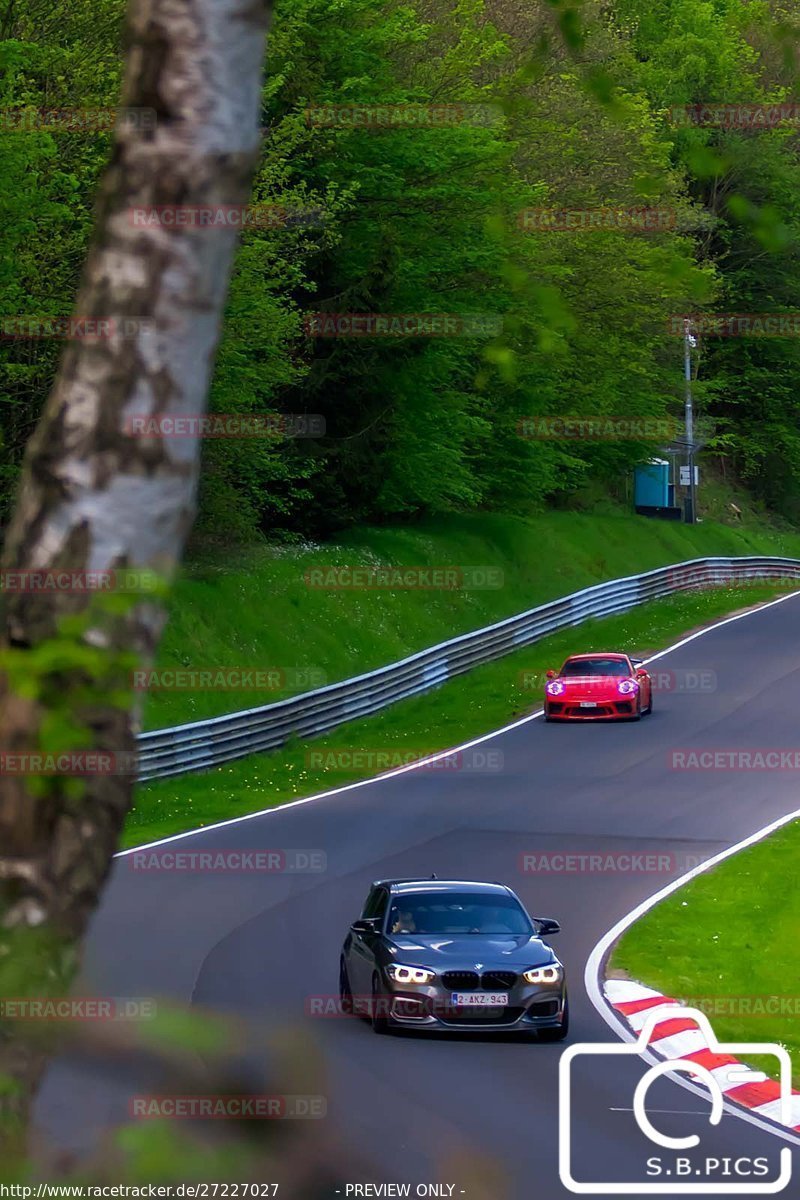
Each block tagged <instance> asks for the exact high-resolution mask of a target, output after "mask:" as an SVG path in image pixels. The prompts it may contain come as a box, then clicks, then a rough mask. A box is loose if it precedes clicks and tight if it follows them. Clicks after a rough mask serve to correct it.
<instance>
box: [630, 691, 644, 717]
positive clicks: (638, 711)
mask: <svg viewBox="0 0 800 1200" xmlns="http://www.w3.org/2000/svg"><path fill="white" fill-rule="evenodd" d="M641 719H642V697H641V696H637V697H636V712H635V713H634V714H633V716H632V717H631V720H632V721H641Z"/></svg>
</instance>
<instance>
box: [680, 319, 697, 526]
mask: <svg viewBox="0 0 800 1200" xmlns="http://www.w3.org/2000/svg"><path fill="white" fill-rule="evenodd" d="M696 345H697V339H696V338H695V337H694V336H693V334H692V323H691V321H689V320H688V319H687V320H685V321H684V323H683V374H684V379H685V380H686V401H685V408H684V423H685V426H686V460H687V463H688V466H689V501H688V504H687V505H686V509H685V515H686V521H687V522H688V524H690V525H694V523H695V521H696V520H697V493H696V489H695V482H694V406H693V404H692V349H693V347H695V346H696Z"/></svg>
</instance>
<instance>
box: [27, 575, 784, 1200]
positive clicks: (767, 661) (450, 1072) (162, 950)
mask: <svg viewBox="0 0 800 1200" xmlns="http://www.w3.org/2000/svg"><path fill="white" fill-rule="evenodd" d="M799 631H800V595H796V596H792V597H791V598H789V599H788V600H786V601H785V602H783V603H780V604H777V605H774V606H772V607H769V608H766V609H761V610H759V611H756V612H753V613H750V614H748V615H747V616H745V617H743V618H742V619H740V620H737V621H735V622H732V623H730V624H727V625H723V626H721V627H719V628H717V629H715V630H712V631H710V632H709V633H708V634H706V635H704V636H702V637H700V638H698V639H696V640H694V641H692V642H691V643H689V644H687V645H685V646H683V647H681V648H679V649H677V650H676V651H673V652H671V653H670V654H668V655H667V656H666V657H665V658H662V659H660V660H659V662H658V664H654V667H653V669H654V670H655V669H656V666H657V667H658V669H659V670H672V671H675V672H676V673H680V672H681V671H684V670H686V671H706V672H713V673H714V676H706V678H707V679H709V678H714V677H715V680H716V687H715V690H713V691H706V692H693V691H684V692H679V691H669V690H667V691H665V690H660V691H657V692H656V695H655V712H654V714H653V716H652V717H648V718H645V719H644V720H642V721H641V722H639V723H638V724H636V723H628V724H598V725H578V726H570V725H545V723H544V722H543V721H542V720H541V719H539V720H534V721H531V722H528V723H526V724H524V725H521V726H519V727H517V728H515V729H513V730H511V731H510V732H507V733H504V734H501V735H498V736H497V737H496V738H494V739H492V741H491V742H487V743H484V744H483V746H482V749H484V750H493V751H497V750H500V751H502V760H503V765H502V770H500V771H495V772H491V773H478V772H474V771H464V770H457V769H442V768H439V769H435V768H429V769H427V770H415V771H412V772H409V773H405V774H402V775H400V776H397V777H395V778H389V779H385V780H381V781H378V782H375V783H371V784H369V785H368V786H364V787H358V788H354V789H351V790H349V791H345V792H342V793H341V794H338V795H335V796H330V797H327V798H323V799H320V800H318V801H313V802H311V803H308V804H303V805H297V806H295V807H291V808H287V809H278V810H276V811H274V812H272V813H269V814H267V815H266V816H264V817H260V818H257V819H254V820H248V821H244V822H239V823H237V824H233V825H229V826H227V827H222V828H218V829H211V830H209V831H207V832H204V833H201V834H199V835H197V836H195V837H193V838H190V839H188V840H181V841H180V842H176V843H173V844H172V846H171V847H170V848H171V849H176V848H178V849H191V850H192V851H194V852H199V851H200V850H204V849H208V848H213V849H233V848H244V849H248V850H258V849H274V848H279V847H284V848H303V849H319V850H323V851H324V852H325V853H326V855H327V870H326V871H325V872H324V873H316V874H296V875H287V874H269V875H264V874H256V873H247V872H242V873H238V874H230V873H228V874H219V873H218V874H211V873H202V872H201V873H196V874H192V873H187V872H184V873H180V872H158V873H153V872H142V871H136V870H134V869H132V865H131V860H130V857H121V858H119V859H118V860H117V862H116V866H115V870H114V874H113V879H112V882H111V884H110V886H109V888H108V890H107V892H106V895H105V899H104V903H103V906H102V909H101V911H100V913H99V914H98V916H97V918H96V920H95V922H94V926H93V930H92V934H91V938H90V942H89V946H88V958H87V968H86V971H87V979H88V981H89V986H90V988H91V991H92V992H93V993H96V994H101V995H112V996H135V997H142V996H176V997H180V998H182V999H184V1000H188V999H189V998H192V1000H193V1001H194V1002H195V1003H197V1004H201V1005H204V1006H213V1007H217V1008H220V1009H223V1010H226V1011H229V1012H234V1013H236V1014H240V1015H241V1016H242V1017H245V1018H248V1019H252V1020H254V1021H255V1022H260V1023H264V1024H266V1025H268V1026H269V1027H270V1028H272V1029H275V1028H280V1027H284V1026H297V1025H298V1024H299V1025H300V1026H302V1027H303V1028H304V1030H305V1031H306V1032H307V1034H308V1035H309V1037H311V1038H313V1039H315V1041H316V1044H317V1045H318V1047H319V1049H320V1052H321V1053H322V1054H323V1055H324V1058H325V1060H326V1063H327V1099H328V1122H327V1124H328V1125H330V1126H332V1127H334V1128H335V1129H336V1131H337V1135H338V1136H339V1137H340V1138H341V1140H342V1145H343V1146H344V1147H345V1148H346V1149H347V1148H350V1149H351V1150H352V1153H353V1154H354V1156H357V1157H358V1159H359V1160H362V1161H363V1159H364V1158H365V1157H366V1158H367V1159H368V1160H372V1162H374V1163H375V1164H376V1168H375V1172H374V1174H373V1176H372V1178H374V1179H375V1180H378V1181H381V1182H383V1181H409V1182H411V1183H412V1184H415V1183H417V1182H437V1181H438V1182H445V1183H453V1184H455V1185H456V1187H455V1191H454V1193H453V1194H454V1195H455V1196H458V1195H460V1194H463V1195H464V1196H465V1197H469V1195H470V1182H471V1179H472V1178H473V1177H472V1174H471V1170H472V1168H471V1166H470V1165H469V1163H468V1161H467V1159H466V1157H465V1156H466V1155H467V1153H470V1154H484V1155H486V1156H487V1157H489V1158H491V1159H493V1160H494V1162H495V1163H496V1164H497V1166H498V1168H499V1170H500V1171H501V1173H502V1175H503V1177H504V1179H505V1182H506V1193H505V1194H506V1196H507V1197H509V1200H517V1198H519V1200H523V1198H525V1200H527V1198H528V1197H531V1198H533V1200H538V1198H541V1200H550V1197H562V1196H566V1195H568V1194H569V1193H568V1192H567V1190H566V1189H565V1188H564V1187H563V1186H562V1184H561V1183H560V1181H559V1176H558V1156H557V1146H558V1087H557V1083H558V1078H557V1075H558V1062H559V1057H560V1054H561V1052H562V1048H563V1047H562V1046H560V1045H557V1044H556V1045H544V1044H542V1045H539V1044H537V1043H536V1042H535V1041H530V1042H522V1041H515V1040H511V1039H502V1040H498V1039H495V1038H491V1037H488V1036H486V1037H477V1038H470V1039H463V1038H459V1039H456V1038H450V1037H447V1036H444V1037H435V1038H432V1037H429V1036H411V1035H405V1034H404V1035H402V1036H395V1037H377V1036H375V1035H374V1034H373V1033H372V1031H371V1030H370V1029H369V1027H368V1026H367V1025H366V1024H365V1023H364V1022H362V1021H358V1020H355V1019H352V1018H351V1019H326V1020H323V1019H318V1018H314V1017H311V1016H309V1015H306V1009H307V1006H308V998H309V997H311V996H315V995H330V994H332V993H335V991H336V989H337V968H338V959H339V951H340V947H341V942H342V940H343V938H344V935H345V933H346V931H347V927H348V925H349V923H350V921H351V920H353V919H355V917H356V916H357V915H358V913H359V911H360V906H361V904H362V902H363V899H364V896H365V894H366V891H367V887H368V885H369V883H370V882H371V881H372V880H373V879H376V878H380V877H391V876H395V875H396V876H407V875H412V876H413V875H417V874H420V875H426V874H430V873H431V872H434V871H435V872H436V873H437V875H439V877H440V878H447V877H455V878H484V879H489V880H495V879H497V880H502V881H505V882H508V883H509V884H510V885H511V886H512V887H513V888H515V889H516V890H517V891H518V893H519V894H520V896H521V898H522V899H523V901H524V903H525V904H526V905H527V907H528V908H529V910H530V911H531V912H533V913H534V914H536V915H539V916H551V917H557V918H558V919H559V920H560V921H561V924H562V933H561V934H560V935H558V938H557V940H555V942H554V944H555V945H556V947H557V949H558V952H559V954H560V956H561V958H562V959H563V961H564V962H565V963H566V966H567V970H568V975H569V979H570V982H571V1006H572V1028H571V1033H570V1038H569V1041H570V1042H574V1041H588V1042H601V1041H602V1042H608V1041H609V1040H613V1034H612V1033H611V1031H610V1030H609V1028H608V1026H607V1025H606V1023H605V1022H604V1021H603V1019H602V1018H601V1017H600V1016H599V1014H598V1013H597V1012H596V1011H595V1009H594V1007H593V1006H592V1004H591V1003H590V1001H589V999H588V997H587V995H586V992H585V989H584V983H583V972H584V967H585V964H586V960H587V958H588V956H589V954H590V952H591V950H592V948H593V947H594V946H595V944H596V943H597V941H598V940H599V939H600V938H601V937H602V935H603V934H604V933H605V932H606V931H607V930H608V929H609V928H610V927H611V926H612V925H613V924H614V923H615V922H616V921H617V920H619V919H620V918H621V917H623V916H624V915H625V914H626V913H627V912H629V911H630V910H631V909H632V908H634V907H635V906H636V905H637V904H638V903H640V902H641V901H642V900H643V899H645V898H646V897H647V896H649V895H652V894H653V893H654V892H656V891H658V890H659V889H660V888H661V887H663V886H664V885H665V884H666V883H669V881H670V879H671V878H675V877H676V875H680V874H683V873H684V872H685V870H686V869H688V866H690V865H692V863H693V862H695V861H697V859H699V858H705V857H707V856H709V855H712V854H714V853H717V852H719V851H720V850H722V849H724V848H725V847H726V846H729V845H731V844H733V843H735V842H738V841H739V840H740V839H742V838H744V837H746V836H748V835H750V834H752V833H754V832H755V831H757V830H758V829H760V828H761V827H762V826H764V825H766V824H767V823H769V822H770V821H772V820H775V819H776V818H778V817H780V816H781V815H783V814H786V813H788V812H791V811H793V810H795V809H797V808H800V799H799V798H798V797H799V796H800V792H798V788H797V777H796V772H792V771H769V772H767V771H761V772H755V771H750V772H744V771H705V772H697V771H676V770H674V769H673V768H672V767H671V765H670V757H669V756H670V752H671V751H672V750H673V749H683V750H689V749H697V750H701V749H733V748H735V749H739V750H741V749H747V748H750V749H783V750H786V749H790V748H793V747H797V746H798V735H797V734H798V727H797V713H798V699H799V698H800V697H799V693H800V638H798V632H799ZM553 665H554V666H555V665H557V664H553ZM627 851H631V852H635V853H646V854H654V853H656V854H660V855H673V856H675V858H674V862H675V867H674V870H673V871H672V874H670V873H663V872H662V873H660V874H652V873H651V874H647V873H641V872H631V871H621V870H617V871H610V872H609V871H606V872H598V871H583V872H580V871H578V872H575V871H573V872H568V873H565V872H557V871H550V872H543V873H541V872H540V873H536V874H532V873H530V872H525V871H523V870H522V869H521V863H522V856H523V855H524V854H534V855H542V854H559V853H563V852H572V853H578V854H597V853H602V854H609V853H610V854H619V853H621V852H627ZM671 861H672V860H671ZM742 919H743V920H747V919H748V913H747V909H746V906H745V905H743V910H742ZM83 991H84V992H85V991H86V987H84V988H83ZM753 1036H754V1037H757V1031H756V1032H755V1033H754V1035H753ZM576 1068H577V1071H576V1076H575V1084H574V1086H575V1112H574V1114H573V1122H574V1124H573V1139H574V1145H575V1152H576V1157H577V1165H576V1167H575V1171H576V1174H578V1176H579V1177H580V1178H586V1179H589V1178H591V1179H601V1180H603V1179H605V1180H608V1181H609V1182H612V1181H617V1180H627V1181H632V1182H636V1181H641V1180H642V1179H644V1178H646V1176H644V1175H643V1174H642V1170H643V1163H644V1161H645V1159H646V1158H647V1157H648V1155H652V1154H654V1153H662V1154H663V1155H664V1156H665V1161H667V1157H669V1153H668V1152H666V1151H661V1152H659V1151H658V1150H657V1148H654V1147H653V1146H652V1145H651V1144H650V1143H646V1142H645V1141H644V1138H643V1136H642V1135H640V1134H639V1133H638V1131H637V1130H636V1127H635V1125H634V1123H633V1119H632V1115H631V1112H630V1111H629V1110H630V1107H631V1098H632V1095H633V1089H634V1086H635V1082H636V1080H637V1079H638V1078H640V1077H641V1075H642V1073H643V1066H642V1063H641V1060H640V1059H638V1058H637V1057H635V1056H634V1057H632V1058H630V1059H626V1060H624V1061H622V1062H618V1063H616V1064H615V1065H614V1069H613V1071H609V1069H608V1068H607V1067H605V1066H602V1065H601V1066H598V1062H597V1060H590V1059H586V1060H583V1061H582V1063H580V1064H578V1063H576ZM131 1086H132V1083H131V1081H130V1080H126V1079H124V1078H122V1077H120V1076H119V1075H118V1074H115V1073H113V1072H103V1071H101V1070H99V1069H93V1068H92V1067H91V1066H90V1064H89V1063H86V1062H76V1061H66V1060H62V1061H60V1062H58V1063H57V1064H56V1065H55V1066H54V1067H53V1068H52V1069H51V1071H50V1073H49V1076H48V1078H47V1080H46V1083H45V1086H44V1088H43V1091H42V1094H41V1097H40V1102H39V1106H38V1131H39V1136H40V1137H42V1138H43V1139H44V1140H45V1141H50V1142H51V1141H56V1142H57V1143H59V1144H60V1145H63V1146H68V1147H72V1148H82V1147H86V1146H90V1145H91V1144H92V1143H93V1142H94V1141H95V1139H96V1138H97V1137H98V1135H99V1134H100V1133H101V1131H102V1130H103V1129H104V1128H107V1127H108V1126H109V1125H112V1124H114V1123H115V1122H118V1121H124V1120H127V1102H128V1101H127V1098H128V1095H129V1093H130V1091H131ZM139 1090H141V1089H139ZM301 1090H302V1089H301ZM648 1108H649V1110H652V1109H654V1108H655V1109H663V1110H665V1111H664V1112H663V1113H662V1114H661V1115H657V1116H654V1117H653V1120H654V1122H655V1123H659V1122H660V1124H661V1127H662V1128H663V1129H664V1130H665V1131H667V1132H670V1133H673V1134H687V1133H693V1132H698V1133H702V1147H701V1148H702V1152H703V1153H707V1154H709V1155H713V1156H717V1157H719V1158H723V1157H724V1156H731V1157H732V1158H737V1157H740V1156H742V1155H749V1156H751V1157H757V1156H759V1155H760V1156H767V1157H768V1158H769V1161H770V1163H771V1164H775V1163H776V1162H777V1155H778V1151H779V1150H780V1148H781V1147H782V1146H784V1145H787V1144H788V1143H787V1142H786V1141H783V1140H782V1139H780V1138H778V1137H777V1136H774V1135H773V1134H771V1133H769V1132H766V1131H764V1130H762V1129H761V1128H758V1127H756V1126H754V1125H753V1124H749V1123H747V1122H745V1121H743V1120H741V1119H739V1118H737V1117H734V1116H729V1115H726V1116H725V1117H723V1120H722V1123H721V1124H720V1125H719V1126H718V1127H717V1128H716V1129H712V1128H710V1127H709V1126H708V1125H707V1112H708V1106H707V1104H706V1103H705V1102H704V1101H703V1100H702V1099H700V1098H699V1097H698V1096H697V1095H694V1094H692V1093H691V1092H690V1091H688V1090H686V1089H685V1088H682V1087H680V1086H678V1085H677V1084H675V1083H674V1082H672V1081H669V1080H664V1081H661V1082H660V1083H659V1084H658V1085H657V1086H656V1087H655V1088H654V1089H653V1090H652V1092H651V1094H650V1100H649V1104H648ZM798 1144H800V1143H798ZM793 1152H794V1151H793ZM773 1173H774V1171H773V1170H771V1171H770V1175H771V1176H772V1174H773ZM798 1173H800V1161H798V1162H796V1164H795V1174H796V1175H797V1174H798ZM662 1182H663V1180H662ZM728 1182H730V1181H728ZM794 1186H796V1184H795V1185H794ZM790 1191H791V1189H790ZM412 1194H413V1193H412ZM500 1194H501V1193H500V1191H499V1190H498V1196H499V1195H500ZM631 1194H637V1195H639V1194H642V1195H644V1194H645V1193H644V1192H641V1193H639V1192H638V1191H636V1192H635V1193H633V1192H632V1193H631ZM668 1194H673V1193H668ZM674 1194H678V1193H677V1192H674ZM745 1194H748V1195H757V1194H758V1193H757V1190H756V1189H755V1188H753V1189H752V1191H749V1192H747V1193H745ZM787 1194H790V1193H787ZM287 1200H290V1198H287Z"/></svg>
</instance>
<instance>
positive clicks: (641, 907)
mask: <svg viewBox="0 0 800 1200" xmlns="http://www.w3.org/2000/svg"><path fill="white" fill-rule="evenodd" d="M798 594H799V593H797V592H791V593H790V594H789V595H788V596H781V597H780V598H779V599H778V600H772V601H770V602H769V603H768V604H764V605H761V606H760V608H755V609H750V610H749V612H747V613H739V615H738V616H736V617H729V618H728V619H727V620H725V621H720V622H719V623H718V624H717V625H711V626H709V628H708V629H702V630H700V631H699V632H698V633H695V634H692V635H691V636H690V637H688V638H684V640H683V641H681V642H677V643H676V645H674V646H670V648H669V650H662V651H660V652H659V653H658V654H654V655H653V657H652V658H649V659H647V660H646V661H647V662H655V660H656V659H658V658H663V657H664V655H665V654H670V653H671V652H672V651H673V650H677V649H678V647H680V646H685V645H686V643H687V642H691V641H694V639H695V638H696V637H702V635H703V634H704V633H710V632H711V630H712V629H719V628H720V626H722V625H728V624H730V623H731V621H738V620H741V618H742V617H746V616H750V615H751V614H752V613H756V612H761V611H762V610H763V609H764V608H772V606H773V605H775V604H782V603H783V602H784V601H785V600H790V599H792V597H793V596H796V595H798ZM798 819H800V808H799V809H795V811H794V812H790V813H787V814H786V815H785V816H783V817H778V818H777V820H775V821H771V822H770V823H769V825H765V826H764V827H763V829H759V830H757V831H756V832H755V833H752V834H751V835H750V836H749V837H746V838H743V839H742V841H740V842H736V843H735V844H734V845H732V846H729V847H728V848H727V849H726V850H721V851H720V853H719V854H715V855H714V856H713V857H712V858H709V859H707V860H706V861H705V862H703V863H700V864H699V866H696V867H693V868H692V869H691V870H690V871H687V872H686V874H685V875H681V876H680V878H679V879H675V880H673V882H672V883H668V884H667V885H666V886H665V887H663V888H661V889H660V890H659V891H657V892H655V893H654V894H653V895H652V896H649V897H648V898H647V899H646V900H643V901H642V903H641V904H638V905H637V906H636V908H634V909H632V910H631V912H629V913H627V914H626V916H624V917H622V918H620V920H619V921H617V923H616V925H614V926H613V927H612V928H611V929H609V931H608V933H606V934H604V935H603V937H602V938H601V939H600V941H599V942H598V943H597V945H596V946H595V947H594V949H593V950H592V952H591V953H590V955H589V958H588V959H587V962H586V970H585V972H584V984H585V986H586V991H587V993H588V995H589V999H590V1000H591V1002H592V1004H593V1005H594V1007H595V1009H596V1010H597V1012H598V1013H599V1014H600V1016H601V1017H602V1018H603V1020H604V1021H605V1022H606V1024H607V1025H608V1026H609V1027H610V1028H611V1029H612V1030H613V1031H614V1033H615V1034H617V1036H618V1037H619V1038H621V1040H622V1041H625V1042H635V1041H636V1040H637V1037H638V1035H637V1034H636V1033H634V1032H633V1030H632V1029H631V1027H630V1026H629V1025H628V1024H627V1022H626V1021H624V1019H623V1017H622V1015H621V1014H619V1013H617V1011H616V1010H615V1009H614V1008H613V1007H612V1005H611V1004H610V1003H609V1001H608V1000H606V997H605V995H604V993H603V982H602V972H603V965H604V962H605V959H606V956H607V954H608V952H609V951H610V949H611V947H612V946H613V945H614V943H615V942H616V941H618V940H619V938H620V937H621V936H622V934H623V933H625V931H626V930H627V929H629V928H630V926H631V925H633V924H635V922H636V921H638V920H639V918H640V917H643V916H644V915H645V914H646V913H648V912H649V911H650V910H651V909H652V908H655V906H656V905H657V904H659V903H660V902H661V901H662V900H665V899H666V898H667V896H671V895H672V893H673V892H676V891H678V889H679V888H682V887H683V886H684V885H685V884H687V883H690V882H691V880H692V879H696V878H697V876H698V875H703V874H704V873H705V872H706V871H710V870H711V868H712V867H715V866H717V864H718V863H721V862H724V861H725V859H727V858H732V857H733V855H734V854H738V853H739V851H740V850H746V849H747V847H748V846H754V845H756V844H757V843H758V842H761V841H763V840H764V838H767V837H769V835H770V834H771V833H775V832H776V831H777V830H779V829H782V828H783V827H784V826H785V825H789V824H790V823H791V822H792V821H796V820H798ZM641 1057H642V1058H643V1059H644V1060H645V1061H646V1062H651V1063H657V1062H659V1061H660V1058H659V1056H658V1055H657V1054H656V1053H654V1052H652V1051H648V1052H647V1053H645V1054H643V1055H641ZM669 1078H670V1079H672V1080H674V1082H675V1083H677V1084H679V1085H680V1086H681V1087H683V1088H686V1090H687V1091H689V1092H692V1093H693V1094H694V1095H696V1096H701V1097H703V1098H704V1099H707V1092H706V1091H705V1090H704V1089H702V1088H700V1087H698V1086H697V1085H696V1084H693V1083H692V1082H691V1081H690V1080H688V1079H687V1078H686V1076H685V1075H679V1074H677V1073H676V1074H670V1075H669ZM725 1111H726V1112H727V1113H729V1114H730V1115H731V1116H735V1117H738V1118H739V1119H740V1120H742V1121H748V1122H749V1123H750V1124H751V1125H757V1126H758V1128H759V1129H763V1130H765V1131H766V1132H767V1133H772V1134H775V1135H776V1136H777V1137H780V1138H782V1139H783V1140H784V1141H787V1142H791V1143H792V1144H793V1145H795V1146H800V1137H798V1135H797V1134H796V1133H794V1132H793V1131H792V1130H789V1129H786V1128H785V1126H782V1125H779V1124H777V1123H773V1122H772V1121H767V1120H764V1119H763V1118H761V1117H756V1116H754V1115H753V1113H752V1112H751V1111H748V1110H747V1109H745V1108H743V1107H741V1106H740V1105H738V1104H732V1103H729V1102H728V1101H726V1102H725Z"/></svg>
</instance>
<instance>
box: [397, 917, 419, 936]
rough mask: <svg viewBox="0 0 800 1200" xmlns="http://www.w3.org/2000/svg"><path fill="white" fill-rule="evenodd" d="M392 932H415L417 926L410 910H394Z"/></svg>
mask: <svg viewBox="0 0 800 1200" xmlns="http://www.w3.org/2000/svg"><path fill="white" fill-rule="evenodd" d="M394 916H395V920H394V921H393V922H392V933H416V932H417V926H416V922H415V921H414V914H413V913H412V912H395V914H394Z"/></svg>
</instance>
